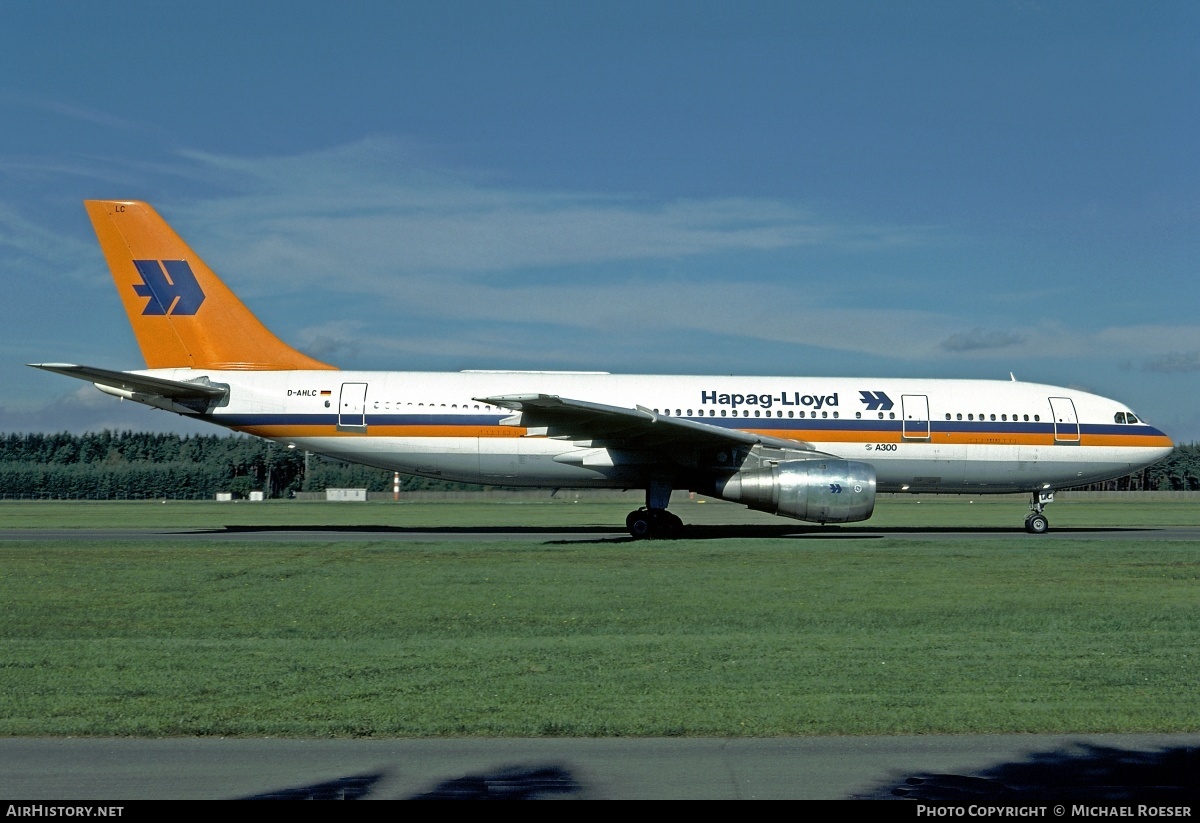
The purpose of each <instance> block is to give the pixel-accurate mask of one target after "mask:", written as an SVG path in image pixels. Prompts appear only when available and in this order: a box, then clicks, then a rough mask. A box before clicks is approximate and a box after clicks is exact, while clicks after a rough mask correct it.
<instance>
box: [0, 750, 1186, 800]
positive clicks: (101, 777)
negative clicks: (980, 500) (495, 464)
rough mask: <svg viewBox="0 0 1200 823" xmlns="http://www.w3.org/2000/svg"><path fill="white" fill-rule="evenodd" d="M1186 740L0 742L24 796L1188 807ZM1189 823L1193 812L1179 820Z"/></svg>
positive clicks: (9, 792)
mask: <svg viewBox="0 0 1200 823" xmlns="http://www.w3.org/2000/svg"><path fill="white" fill-rule="evenodd" d="M1198 774H1200V734H1191V735H1136V736H1130V735H1071V736H1065V735H1002V736H1001V735H979V736H953V737H947V736H928V737H828V738H827V737H815V738H778V739H711V738H703V739H602V740H598V739H559V738H550V739H519V740H511V739H498V740H497V739H490V740H489V739H458V740H258V739H256V740H233V739H213V738H199V739H168V740H130V739H86V738H85V739H2V740H0V794H2V795H3V796H5V797H8V798H22V799H30V800H84V799H89V800H138V799H191V798H197V799H203V798H209V799H220V798H247V797H275V798H281V799H290V798H330V799H373V800H388V799H402V798H416V797H432V798H446V799H459V798H473V799H483V798H514V799H541V798H548V799H549V798H562V799H570V798H575V799H601V798H614V799H652V798H663V799H671V798H689V799H770V798H781V799H842V798H875V799H893V798H897V797H900V796H901V795H904V796H907V797H908V798H909V799H924V800H935V799H936V800H939V801H941V802H957V801H962V802H964V803H989V802H990V803H1006V802H1024V803H1036V802H1041V803H1056V802H1061V803H1065V804H1068V805H1069V804H1071V803H1084V802H1092V803H1101V802H1106V803H1115V802H1124V803H1128V802H1153V803H1162V804H1169V805H1178V804H1181V803H1186V804H1193V805H1194V804H1195V803H1196V802H1197V799H1198V798H1197V794H1196V792H1197V786H1200V780H1197V779H1196V777H1197V775H1198ZM1193 816H1195V812H1193Z"/></svg>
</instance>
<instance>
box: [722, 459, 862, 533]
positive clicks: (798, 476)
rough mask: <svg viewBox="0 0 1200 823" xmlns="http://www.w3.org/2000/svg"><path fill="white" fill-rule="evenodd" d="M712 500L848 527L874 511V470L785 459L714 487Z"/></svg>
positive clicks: (838, 462)
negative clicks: (728, 501) (719, 499)
mask: <svg viewBox="0 0 1200 823" xmlns="http://www.w3.org/2000/svg"><path fill="white" fill-rule="evenodd" d="M716 492H717V496H718V497H720V498H721V499H723V500H732V501H734V502H736V503H744V504H745V505H747V506H749V507H750V508H752V509H758V510H759V511H764V512H770V513H771V514H781V515H784V516H785V517H794V518H796V519H797V520H807V521H809V522H812V523H853V522H855V521H857V520H866V519H867V518H868V517H870V516H871V512H873V511H874V510H875V467H874V466H872V465H871V464H870V463H860V462H858V461H856V460H833V459H830V460H819V459H816V460H787V461H784V462H781V463H777V464H775V465H774V466H769V467H767V468H762V469H751V470H749V471H743V472H738V473H737V474H735V475H732V476H730V477H729V478H727V479H725V480H718V481H717V483H716Z"/></svg>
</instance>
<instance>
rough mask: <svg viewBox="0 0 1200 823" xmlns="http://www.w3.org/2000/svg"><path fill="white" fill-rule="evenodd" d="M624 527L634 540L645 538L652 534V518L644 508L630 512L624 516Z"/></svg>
mask: <svg viewBox="0 0 1200 823" xmlns="http://www.w3.org/2000/svg"><path fill="white" fill-rule="evenodd" d="M625 528H626V529H628V530H629V535H630V537H632V538H633V539H634V540H647V539H649V538H651V537H653V536H654V520H653V518H652V517H651V515H650V512H649V511H647V510H646V509H638V510H637V511H635V512H630V513H629V516H628V517H626V518H625Z"/></svg>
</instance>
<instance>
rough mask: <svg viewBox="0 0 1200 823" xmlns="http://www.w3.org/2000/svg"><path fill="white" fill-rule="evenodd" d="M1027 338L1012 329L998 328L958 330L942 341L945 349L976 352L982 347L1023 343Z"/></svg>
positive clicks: (989, 347)
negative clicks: (1002, 329) (1001, 329)
mask: <svg viewBox="0 0 1200 823" xmlns="http://www.w3.org/2000/svg"><path fill="white" fill-rule="evenodd" d="M1024 341H1025V338H1024V337H1022V336H1021V335H1019V334H1014V333H1012V332H1011V331H999V330H997V329H972V330H971V331H966V332H957V333H955V334H952V335H950V336H949V337H947V338H946V339H945V340H943V341H942V342H941V344H940V345H941V348H942V350H943V351H948V352H968V351H969V352H974V351H979V350H980V349H1003V348H1008V347H1010V346H1015V345H1017V344H1019V343H1023V342H1024Z"/></svg>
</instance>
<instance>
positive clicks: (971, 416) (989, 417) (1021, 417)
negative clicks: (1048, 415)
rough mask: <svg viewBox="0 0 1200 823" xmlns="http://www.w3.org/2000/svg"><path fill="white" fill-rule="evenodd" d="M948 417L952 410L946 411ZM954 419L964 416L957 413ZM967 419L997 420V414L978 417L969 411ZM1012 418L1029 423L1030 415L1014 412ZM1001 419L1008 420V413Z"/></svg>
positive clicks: (1038, 418) (1039, 416)
mask: <svg viewBox="0 0 1200 823" xmlns="http://www.w3.org/2000/svg"><path fill="white" fill-rule="evenodd" d="M946 419H947V420H949V419H950V412H946ZM954 419H955V420H962V419H963V416H962V415H961V414H957V415H955V417H954ZM966 419H967V420H996V419H997V416H996V415H994V414H992V415H986V414H981V415H979V416H978V417H976V416H975V415H974V414H970V413H968V414H967V417H966ZM1012 419H1013V422H1014V423H1015V422H1018V421H1022V420H1023V421H1024V422H1026V423H1028V422H1029V415H1027V414H1025V415H1021V414H1014V415H1013V416H1012ZM1033 419H1034V422H1037V421H1040V420H1041V419H1042V416H1041V415H1040V414H1035V415H1034V416H1033ZM999 420H1000V421H1001V422H1005V421H1007V420H1008V415H1007V414H1002V415H1000V416H999Z"/></svg>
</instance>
